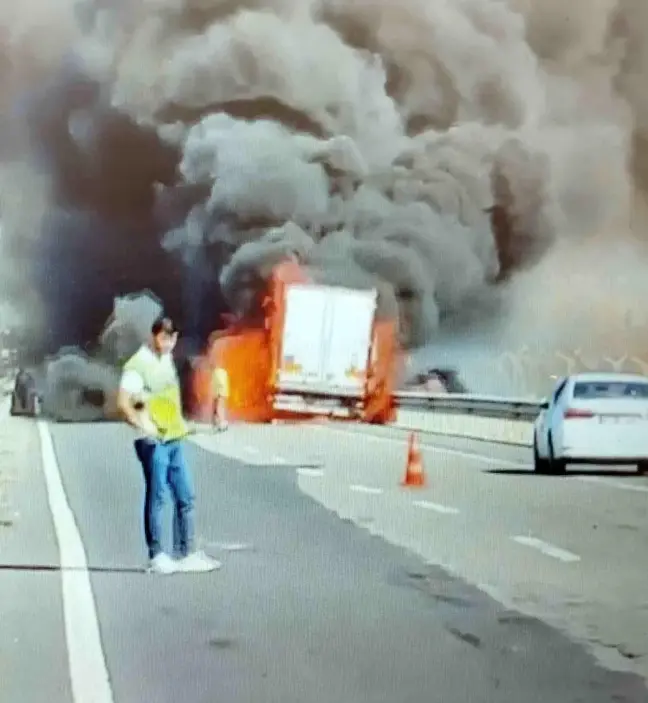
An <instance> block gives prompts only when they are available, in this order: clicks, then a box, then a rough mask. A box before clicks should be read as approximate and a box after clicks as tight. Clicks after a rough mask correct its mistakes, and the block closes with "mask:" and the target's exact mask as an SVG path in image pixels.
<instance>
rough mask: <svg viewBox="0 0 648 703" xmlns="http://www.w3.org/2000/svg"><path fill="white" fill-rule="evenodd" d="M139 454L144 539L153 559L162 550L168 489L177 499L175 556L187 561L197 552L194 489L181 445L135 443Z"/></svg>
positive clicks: (174, 501)
mask: <svg viewBox="0 0 648 703" xmlns="http://www.w3.org/2000/svg"><path fill="white" fill-rule="evenodd" d="M135 453H136V454H137V458H138V459H139V461H140V463H141V464H142V468H143V469H144V482H145V486H146V495H145V499H144V536H145V537H146V546H147V547H148V552H149V558H151V559H153V558H155V557H156V556H157V555H158V554H160V553H161V552H162V551H164V550H163V548H162V511H163V509H164V502H165V495H166V489H167V486H168V487H169V489H170V490H171V497H172V498H173V503H174V511H173V553H174V555H175V556H179V557H185V556H187V554H189V553H190V551H191V549H192V548H193V539H194V488H193V484H192V481H191V475H190V473H189V467H188V466H187V463H186V461H185V458H184V452H183V450H182V443H181V442H156V441H154V440H149V439H138V440H135Z"/></svg>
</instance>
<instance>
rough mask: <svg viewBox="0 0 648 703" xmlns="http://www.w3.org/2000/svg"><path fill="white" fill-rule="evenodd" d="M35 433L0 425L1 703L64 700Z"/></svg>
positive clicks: (51, 544) (8, 422)
mask: <svg viewBox="0 0 648 703" xmlns="http://www.w3.org/2000/svg"><path fill="white" fill-rule="evenodd" d="M40 456H41V451H40V442H39V438H38V429H37V425H36V423H35V422H33V421H31V420H29V419H26V418H15V417H9V416H7V415H6V414H5V415H4V416H3V417H2V419H0V467H1V468H0V489H1V490H2V497H1V498H0V506H1V507H0V523H1V524H0V622H1V623H2V627H1V628H0V681H2V700H3V701H6V702H7V703H51V702H52V701H56V703H66V701H71V700H72V697H71V690H70V682H69V675H68V661H67V649H66V642H65V627H64V620H63V607H62V595H61V575H60V571H59V557H58V547H57V543H56V538H55V535H54V528H53V524H52V519H51V515H50V511H49V507H48V501H47V493H46V489H45V481H44V477H43V472H42V466H41V459H40Z"/></svg>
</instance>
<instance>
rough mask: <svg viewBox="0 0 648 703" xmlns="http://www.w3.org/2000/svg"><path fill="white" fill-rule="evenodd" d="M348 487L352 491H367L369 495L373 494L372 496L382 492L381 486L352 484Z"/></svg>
mask: <svg viewBox="0 0 648 703" xmlns="http://www.w3.org/2000/svg"><path fill="white" fill-rule="evenodd" d="M349 488H350V489H351V490H352V491H353V492H354V493H367V494H369V495H374V496H379V495H381V493H382V492H383V489H382V488H373V487H372V486H360V485H358V484H354V485H352V486H349Z"/></svg>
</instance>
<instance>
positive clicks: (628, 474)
mask: <svg viewBox="0 0 648 703" xmlns="http://www.w3.org/2000/svg"><path fill="white" fill-rule="evenodd" d="M484 473H486V474H495V475H499V476H533V477H535V478H554V479H555V478H569V477H570V476H601V477H604V478H635V479H638V480H641V479H643V480H644V482H645V483H646V484H647V485H648V482H646V481H645V479H646V476H645V475H644V474H639V473H637V470H636V469H635V470H634V471H631V470H627V469H626V470H622V469H616V470H612V469H599V470H593V469H578V468H575V469H572V468H571V467H570V468H568V469H567V473H566V474H562V475H560V474H558V475H555V476H551V475H550V474H539V473H536V472H535V471H533V469H484Z"/></svg>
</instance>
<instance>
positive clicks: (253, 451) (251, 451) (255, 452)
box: [243, 445, 261, 456]
mask: <svg viewBox="0 0 648 703" xmlns="http://www.w3.org/2000/svg"><path fill="white" fill-rule="evenodd" d="M243 449H245V451H246V452H247V453H248V454H253V455H254V456H259V454H261V452H260V451H259V450H258V449H257V448H256V447H250V446H249V445H245V447H243Z"/></svg>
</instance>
